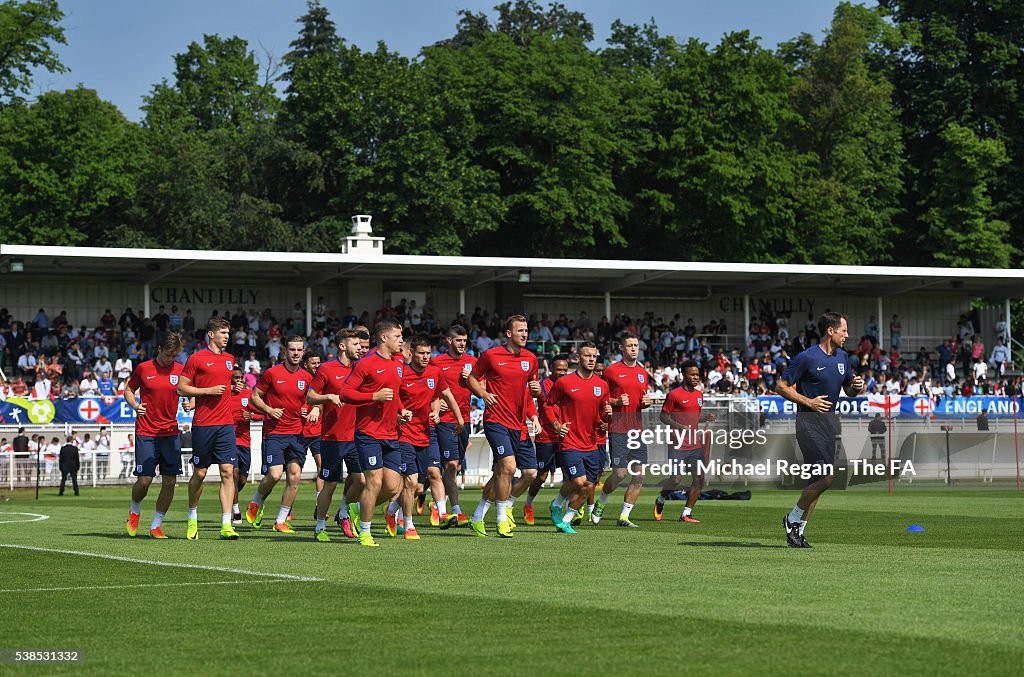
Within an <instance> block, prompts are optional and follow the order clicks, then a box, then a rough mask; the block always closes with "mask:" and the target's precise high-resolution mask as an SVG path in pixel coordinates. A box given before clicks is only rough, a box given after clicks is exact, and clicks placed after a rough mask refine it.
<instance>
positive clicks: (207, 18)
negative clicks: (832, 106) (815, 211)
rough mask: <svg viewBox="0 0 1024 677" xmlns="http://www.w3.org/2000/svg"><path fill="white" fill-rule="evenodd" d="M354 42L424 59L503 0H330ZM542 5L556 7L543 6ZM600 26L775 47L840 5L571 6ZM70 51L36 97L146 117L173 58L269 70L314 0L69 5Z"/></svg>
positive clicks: (570, 1)
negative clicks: (226, 46)
mask: <svg viewBox="0 0 1024 677" xmlns="http://www.w3.org/2000/svg"><path fill="white" fill-rule="evenodd" d="M323 4H324V5H325V6H326V7H327V8H328V9H329V10H330V13H331V16H332V18H333V20H334V22H335V24H336V25H337V27H338V33H339V34H340V35H341V36H342V37H344V38H345V39H346V40H347V41H348V42H349V43H352V44H356V45H358V46H359V47H363V48H373V47H375V45H376V43H377V41H378V40H383V41H384V42H385V43H387V45H388V47H389V48H391V49H393V50H397V51H398V52H401V53H402V54H405V55H407V56H415V55H416V53H417V52H418V51H419V49H420V47H422V46H424V45H428V44H431V43H433V42H436V41H438V40H442V39H444V38H446V37H449V36H451V35H452V33H453V32H454V29H455V23H456V20H457V15H456V12H457V11H458V10H459V9H462V8H466V9H470V10H473V11H486V12H488V13H490V14H491V15H492V16H493V12H492V11H491V10H492V8H493V7H494V5H496V4H498V2H497V0H488V1H487V2H479V1H478V0H369V1H367V0H358V1H357V0H326V1H325V2H323ZM542 4H545V5H546V4H547V2H546V1H545V2H543V3H542ZM563 4H565V5H566V6H567V7H569V8H570V9H573V10H577V11H582V12H583V13H584V14H585V15H586V16H587V18H588V19H589V20H590V21H591V23H593V24H594V32H595V35H596V40H595V45H594V46H595V47H600V46H603V45H604V44H605V39H606V38H607V37H608V33H609V28H610V26H611V23H612V21H614V20H615V19H621V20H622V21H624V22H626V23H636V24H642V23H644V22H646V21H648V20H650V19H651V18H652V17H653V18H654V19H655V21H656V22H657V24H658V28H659V30H660V31H661V32H662V33H663V34H666V35H674V36H676V37H677V38H689V37H696V38H699V39H701V40H704V41H705V42H709V43H712V44H713V43H716V42H718V41H719V40H720V38H721V36H722V35H723V34H724V33H726V32H728V31H733V30H742V29H749V30H750V31H751V32H752V33H753V34H754V35H757V36H760V37H761V38H762V43H763V44H764V45H766V46H769V47H774V46H775V45H776V44H777V43H778V42H780V41H782V40H788V39H790V38H792V37H795V36H796V35H799V34H800V33H803V32H807V33H811V34H812V35H814V36H815V38H820V37H821V35H822V32H823V31H824V30H825V29H826V28H827V27H828V25H829V23H830V21H831V18H832V11H833V9H834V8H835V6H836V4H837V1H836V0H630V1H629V2H622V1H621V0H619V1H614V0H586V1H582V0H565V2H563ZM60 5H61V8H62V9H63V10H64V13H65V15H66V17H65V19H64V22H63V25H64V28H65V31H66V34H67V42H68V44H67V46H61V47H60V48H59V52H60V56H61V60H62V61H63V62H64V64H65V65H66V66H68V67H69V68H70V69H71V72H69V73H65V74H62V75H53V74H50V73H45V72H44V73H39V74H37V76H36V80H35V83H34V87H33V90H34V92H35V93H37V94H38V93H40V92H43V91H47V90H51V89H59V90H62V89H69V88H72V87H75V86H77V85H78V84H79V83H81V84H83V85H84V86H86V87H89V88H91V89H95V90H96V91H97V92H98V93H99V95H100V97H102V98H103V99H106V100H108V101H112V102H114V104H116V105H117V107H118V108H120V109H121V111H122V112H123V113H124V114H125V115H126V116H127V117H128V118H130V119H132V120H137V119H139V117H140V112H139V106H140V105H141V103H142V97H143V95H145V94H147V93H148V92H149V91H150V89H151V88H152V86H153V85H154V84H157V83H159V82H160V81H161V80H162V79H163V78H169V77H170V75H171V71H172V66H173V62H172V57H173V55H174V54H176V53H179V52H183V51H185V47H186V46H187V45H188V44H189V43H190V42H192V41H200V42H201V41H202V37H203V34H204V33H217V34H219V35H221V36H225V37H226V36H230V35H238V36H240V37H242V38H244V39H246V40H248V41H249V44H250V47H251V48H252V49H253V50H255V52H256V54H257V56H258V58H259V59H260V61H261V62H264V61H265V57H264V53H265V51H268V52H269V53H270V54H272V55H273V56H274V57H275V58H280V57H281V56H282V55H283V54H284V53H285V52H287V51H288V43H289V42H291V41H292V40H293V39H294V38H295V36H296V33H297V31H298V24H296V23H295V20H296V19H297V18H298V17H299V16H301V15H302V14H304V13H305V11H306V3H305V1H304V0H172V1H165V0H61V2H60Z"/></svg>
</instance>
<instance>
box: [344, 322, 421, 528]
mask: <svg viewBox="0 0 1024 677" xmlns="http://www.w3.org/2000/svg"><path fill="white" fill-rule="evenodd" d="M373 335H374V337H375V338H376V339H377V347H376V348H374V349H373V350H371V351H370V352H369V353H367V354H366V356H365V357H363V358H362V359H361V360H359V361H358V362H357V363H356V365H355V367H354V368H353V369H352V373H351V374H350V375H349V376H348V377H347V378H346V379H345V387H344V388H343V389H342V392H341V401H342V402H344V403H346V404H355V405H358V406H357V408H356V433H355V443H356V450H357V451H358V452H359V463H360V465H361V466H362V468H363V478H364V480H365V484H364V486H363V491H362V494H361V495H360V497H359V543H360V544H361V545H364V546H370V547H376V546H377V545H378V544H377V542H376V541H374V540H373V534H372V533H371V531H370V528H371V526H372V522H373V511H374V509H375V508H376V507H377V505H379V504H380V503H381V502H383V501H387V500H388V499H390V498H391V497H392V496H394V495H395V494H397V493H398V491H399V490H400V489H401V486H402V475H401V471H402V454H401V452H400V451H399V450H398V427H399V425H402V424H405V423H408V422H409V421H410V420H411V419H412V412H410V411H409V410H407V409H404V408H403V407H402V400H401V389H402V372H403V366H402V362H401V356H402V346H403V345H404V340H403V338H402V327H401V325H399V324H398V323H397V322H395V321H394V320H391V319H383V320H381V321H380V322H378V323H377V325H376V326H375V327H374V328H373Z"/></svg>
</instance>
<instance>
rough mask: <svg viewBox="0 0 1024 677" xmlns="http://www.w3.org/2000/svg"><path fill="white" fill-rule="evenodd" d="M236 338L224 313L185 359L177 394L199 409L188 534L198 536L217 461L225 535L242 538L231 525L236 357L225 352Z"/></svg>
mask: <svg viewBox="0 0 1024 677" xmlns="http://www.w3.org/2000/svg"><path fill="white" fill-rule="evenodd" d="M230 338H231V325H230V324H229V323H228V321H227V320H225V319H224V318H223V317H213V318H210V321H209V322H207V324H206V340H207V345H206V348H204V349H203V350H199V351H196V352H195V353H193V354H192V355H191V356H190V357H189V358H188V361H187V362H185V368H184V369H182V370H181V375H180V376H179V377H178V395H181V396H182V397H194V398H195V400H196V413H195V416H194V417H193V419H192V465H193V466H194V467H195V472H194V473H192V477H191V478H189V481H188V522H187V525H188V526H187V527H186V530H185V537H186V538H188V539H189V540H196V539H198V538H199V516H198V511H199V499H200V497H201V496H202V495H203V482H204V481H205V480H206V473H207V471H208V470H209V468H210V466H211V465H212V464H213V463H216V464H217V469H218V470H219V471H220V507H221V526H220V537H221V538H222V539H224V540H231V541H233V540H236V539H238V532H237V531H235V527H234V526H233V525H232V524H231V504H232V503H233V502H234V499H235V473H236V470H237V466H238V448H237V447H236V446H235V425H234V414H233V413H232V407H233V400H232V397H231V373H232V372H233V370H234V366H235V365H234V360H233V358H232V356H231V354H230V353H228V352H226V349H227V346H228V341H229V339H230Z"/></svg>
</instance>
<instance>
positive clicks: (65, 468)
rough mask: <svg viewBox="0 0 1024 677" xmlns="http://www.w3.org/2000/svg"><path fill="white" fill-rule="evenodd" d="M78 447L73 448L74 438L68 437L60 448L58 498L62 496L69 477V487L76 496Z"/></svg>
mask: <svg viewBox="0 0 1024 677" xmlns="http://www.w3.org/2000/svg"><path fill="white" fill-rule="evenodd" d="M78 466H79V460H78V447H76V446H75V438H73V437H71V436H70V435H68V440H67V442H66V443H65V444H64V446H63V447H61V448H60V494H59V495H60V496H63V495H64V484H65V483H66V482H67V480H68V475H70V476H71V487H72V488H73V489H74V490H75V496H78Z"/></svg>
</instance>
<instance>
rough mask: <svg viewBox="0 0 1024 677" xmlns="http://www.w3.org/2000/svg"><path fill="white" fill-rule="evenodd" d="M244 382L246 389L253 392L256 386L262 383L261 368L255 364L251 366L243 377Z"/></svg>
mask: <svg viewBox="0 0 1024 677" xmlns="http://www.w3.org/2000/svg"><path fill="white" fill-rule="evenodd" d="M242 380H243V381H244V382H245V387H246V388H248V389H249V390H252V389H253V388H255V387H256V384H257V383H259V382H260V372H259V367H258V366H257V365H254V364H250V365H249V367H248V368H247V369H246V370H245V375H244V376H242Z"/></svg>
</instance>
